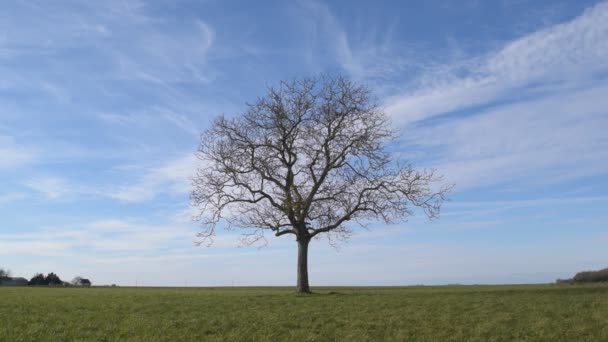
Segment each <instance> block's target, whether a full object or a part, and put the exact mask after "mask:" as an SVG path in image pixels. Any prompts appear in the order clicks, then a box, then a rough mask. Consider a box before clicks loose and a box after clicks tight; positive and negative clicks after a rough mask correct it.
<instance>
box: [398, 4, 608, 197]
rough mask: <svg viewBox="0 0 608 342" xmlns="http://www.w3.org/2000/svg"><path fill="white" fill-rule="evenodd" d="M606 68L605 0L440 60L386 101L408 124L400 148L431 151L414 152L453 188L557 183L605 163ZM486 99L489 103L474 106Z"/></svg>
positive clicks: (606, 168)
mask: <svg viewBox="0 0 608 342" xmlns="http://www.w3.org/2000/svg"><path fill="white" fill-rule="evenodd" d="M607 71H608V3H601V4H599V5H597V6H595V7H593V8H591V9H589V10H587V11H585V13H583V14H582V15H581V16H579V17H577V18H575V19H574V20H572V21H570V22H567V23H563V24H559V25H556V26H553V27H549V28H547V29H544V30H541V31H539V32H535V33H532V34H530V35H528V36H525V37H522V38H520V39H517V40H515V41H514V42H511V43H509V44H507V45H506V46H505V47H504V48H503V49H501V50H500V51H498V52H496V53H494V54H491V55H489V56H485V57H483V58H480V59H477V60H473V61H469V62H466V63H464V64H463V65H461V66H446V67H445V71H443V72H437V73H434V74H431V76H429V77H428V78H426V79H423V80H421V81H420V82H419V88H417V89H416V90H413V91H412V92H410V93H406V94H403V95H399V96H395V97H392V98H389V99H388V100H387V111H389V113H390V114H392V115H393V117H394V118H395V119H396V121H397V122H399V123H400V124H402V125H404V126H405V127H406V128H408V129H409V131H407V134H406V135H405V139H404V142H405V143H404V145H403V150H404V151H407V150H408V149H411V150H423V151H427V155H426V156H425V157H423V158H418V159H420V160H418V161H419V162H422V163H426V164H431V165H433V166H435V167H437V168H438V169H439V170H440V172H441V173H444V174H445V175H446V177H447V178H448V180H449V181H452V182H455V183H456V184H457V189H460V190H463V189H465V188H468V187H475V186H486V185H492V184H496V183H501V182H505V181H510V180H518V181H520V182H521V181H524V182H528V183H532V184H537V185H538V184H543V183H559V182H563V181H566V180H572V179H577V178H581V177H588V176H593V175H598V174H605V173H608V162H607V160H608V154H607V152H606V151H608V138H607V137H606V134H605V133H604V132H603V127H607V126H608V109H606V108H608V100H607V97H606V96H605V94H606V93H608V85H607V80H606V79H605V73H606V72H607ZM463 72H464V74H465V76H459V75H460V74H461V73H463ZM482 104H485V105H488V104H490V105H493V106H489V107H485V108H484V107H480V108H475V107H474V106H475V105H482ZM464 109H468V112H463V113H459V114H458V115H447V116H441V115H442V114H447V113H449V112H451V111H457V110H464ZM434 116H439V117H438V118H437V117H436V118H434V120H426V119H430V118H433V117H434Z"/></svg>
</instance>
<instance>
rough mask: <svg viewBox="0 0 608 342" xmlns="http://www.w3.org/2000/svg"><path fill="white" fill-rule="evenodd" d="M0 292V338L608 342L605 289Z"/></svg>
mask: <svg viewBox="0 0 608 342" xmlns="http://www.w3.org/2000/svg"><path fill="white" fill-rule="evenodd" d="M313 290H314V291H315V292H316V293H315V294H312V295H296V294H295V293H294V292H293V289H291V288H31V287H29V288H28V287H12V288H9V287H5V288H0V340H1V341H71V340H79V341H83V340H96V341H124V340H130V341H215V340H232V341H251V340H256V341H257V340H264V341H333V340H339V341H464V340H467V341H471V340H473V341H608V285H584V286H583V285H517V286H437V287H430V286H418V287H386V288H373V287H372V288H362V287H353V288H344V287H341V288H337V287H336V288H314V289H313Z"/></svg>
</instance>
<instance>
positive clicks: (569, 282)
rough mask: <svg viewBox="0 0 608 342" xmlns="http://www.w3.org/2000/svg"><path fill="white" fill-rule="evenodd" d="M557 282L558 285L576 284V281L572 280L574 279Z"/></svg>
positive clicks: (558, 280)
mask: <svg viewBox="0 0 608 342" xmlns="http://www.w3.org/2000/svg"><path fill="white" fill-rule="evenodd" d="M555 282H556V283H558V284H572V283H573V282H574V279H572V278H568V279H557V280H556V281H555Z"/></svg>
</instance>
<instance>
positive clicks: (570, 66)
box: [386, 2, 608, 123]
mask: <svg viewBox="0 0 608 342" xmlns="http://www.w3.org/2000/svg"><path fill="white" fill-rule="evenodd" d="M607 37H608V3H605V2H604V3H600V4H598V5H596V6H595V7H592V8H590V9H588V10H587V11H585V13H583V14H582V15H581V16H579V17H577V18H576V19H574V20H572V21H570V22H566V23H563V24H559V25H555V26H552V27H549V28H547V29H544V30H541V31H538V32H535V33H532V34H530V35H527V36H524V37H522V38H520V39H517V40H515V41H513V42H511V43H509V44H507V45H506V46H504V47H503V48H502V49H501V50H499V51H497V52H495V53H492V54H489V55H487V56H484V57H480V58H477V59H472V60H468V61H463V62H461V63H458V64H455V65H446V66H443V67H440V68H437V70H435V72H430V73H428V74H426V75H425V77H424V78H422V79H420V80H419V82H418V83H416V84H415V85H414V86H413V88H412V89H411V91H409V92H406V93H404V94H400V95H396V96H393V97H391V98H388V99H387V100H386V104H387V111H388V112H389V113H390V114H391V115H393V116H394V118H395V119H396V120H397V121H399V122H401V123H412V122H415V121H418V120H422V119H426V118H430V117H432V116H435V115H439V114H443V113H447V112H450V111H454V110H459V109H463V108H467V107H471V106H475V105H480V104H484V103H489V102H492V101H495V100H497V99H498V98H499V97H504V96H508V95H509V92H510V91H513V90H514V89H516V88H518V87H524V86H528V85H534V84H543V85H545V86H547V85H554V84H559V83H561V82H567V83H569V84H570V85H576V84H578V83H579V82H584V81H585V80H588V79H590V78H593V77H594V76H595V75H597V74H600V73H603V72H606V71H608V39H607ZM460 75H465V76H460ZM540 90H541V91H542V88H541V89H540ZM523 91H524V92H525V93H529V92H530V90H529V89H524V90H523Z"/></svg>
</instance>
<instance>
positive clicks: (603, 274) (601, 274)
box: [557, 268, 608, 283]
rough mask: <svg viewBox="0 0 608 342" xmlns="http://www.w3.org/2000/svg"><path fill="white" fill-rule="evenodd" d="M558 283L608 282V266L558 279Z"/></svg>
mask: <svg viewBox="0 0 608 342" xmlns="http://www.w3.org/2000/svg"><path fill="white" fill-rule="evenodd" d="M557 282H558V283H600V282H608V268H604V269H601V270H599V271H583V272H578V273H577V274H576V275H575V276H574V277H573V278H570V279H557Z"/></svg>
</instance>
